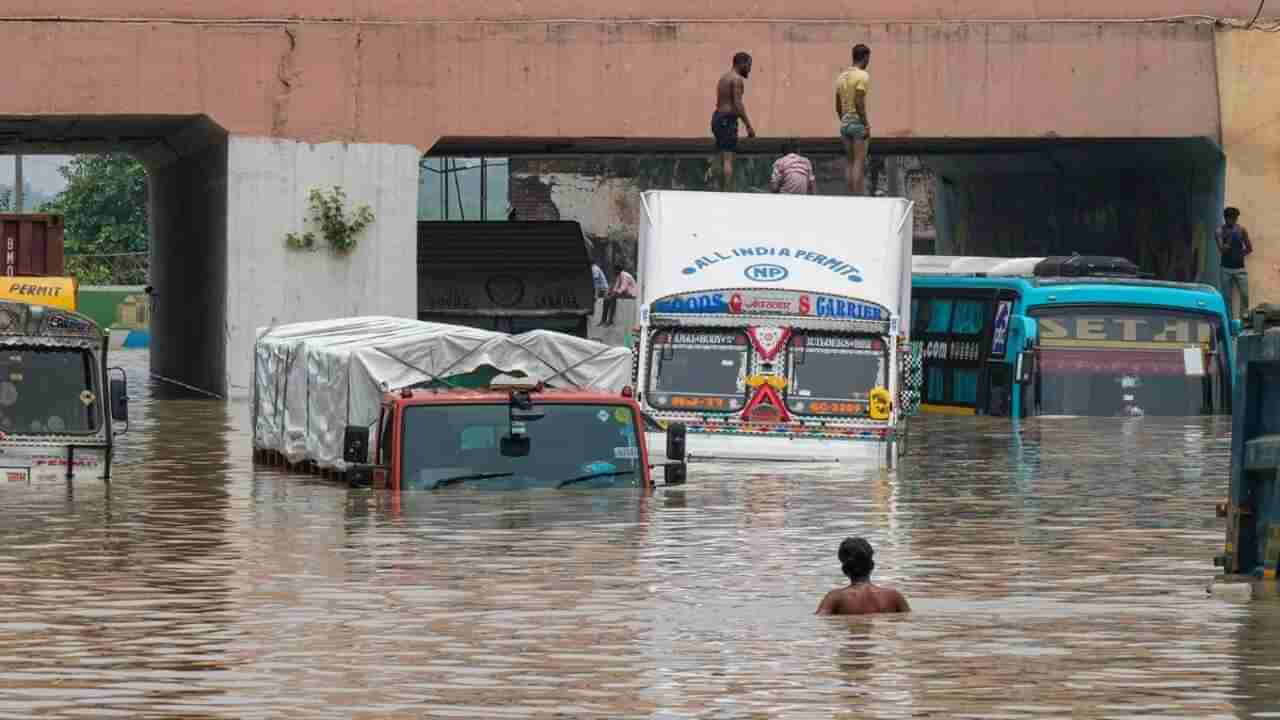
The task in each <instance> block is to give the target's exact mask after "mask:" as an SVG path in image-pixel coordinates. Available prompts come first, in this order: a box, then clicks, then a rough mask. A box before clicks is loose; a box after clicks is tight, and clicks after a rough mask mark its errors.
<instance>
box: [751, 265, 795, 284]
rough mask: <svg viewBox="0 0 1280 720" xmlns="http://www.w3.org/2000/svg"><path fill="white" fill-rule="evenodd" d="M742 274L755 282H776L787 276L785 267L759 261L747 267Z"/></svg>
mask: <svg viewBox="0 0 1280 720" xmlns="http://www.w3.org/2000/svg"><path fill="white" fill-rule="evenodd" d="M742 274H743V275H746V276H747V279H748V280H753V281H755V282H778V281H779V280H782V279H783V278H785V277H786V276H787V269H786V268H784V267H782V266H781V265H769V264H765V263H760V264H757V265H752V266H750V267H748V268H747V269H746V270H744V271H743V273H742Z"/></svg>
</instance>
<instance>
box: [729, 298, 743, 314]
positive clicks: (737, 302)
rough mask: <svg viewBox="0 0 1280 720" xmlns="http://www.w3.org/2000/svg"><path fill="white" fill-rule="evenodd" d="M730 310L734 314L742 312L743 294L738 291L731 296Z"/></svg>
mask: <svg viewBox="0 0 1280 720" xmlns="http://www.w3.org/2000/svg"><path fill="white" fill-rule="evenodd" d="M729 312H731V313H733V314H734V315H737V314H739V313H741V312H742V296H741V295H739V294H738V293H734V294H732V295H730V296H729Z"/></svg>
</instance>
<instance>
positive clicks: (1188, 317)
mask: <svg viewBox="0 0 1280 720" xmlns="http://www.w3.org/2000/svg"><path fill="white" fill-rule="evenodd" d="M1033 314H1034V315H1035V317H1036V320H1037V323H1038V325H1039V334H1040V352H1039V373H1038V374H1039V378H1038V382H1037V384H1036V400H1037V405H1038V408H1039V410H1038V413H1039V414H1040V415H1092V416H1141V415H1162V416H1190V415H1213V414H1220V413H1226V412H1229V411H1230V406H1229V403H1228V400H1227V381H1226V372H1225V367H1226V364H1225V363H1226V356H1225V352H1224V348H1223V346H1222V340H1221V332H1222V324H1221V322H1220V321H1219V320H1218V318H1216V317H1214V316H1212V315H1201V314H1196V313H1183V312H1175V311H1162V310H1152V309H1146V308H1127V307H1110V308H1109V307H1089V308H1064V309H1061V310H1059V309H1054V310H1050V311H1040V312H1033Z"/></svg>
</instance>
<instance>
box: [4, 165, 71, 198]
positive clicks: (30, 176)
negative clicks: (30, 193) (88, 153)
mask: <svg viewBox="0 0 1280 720" xmlns="http://www.w3.org/2000/svg"><path fill="white" fill-rule="evenodd" d="M70 160H71V156H69V155H24V156H22V174H23V176H24V177H25V178H26V181H27V184H29V185H30V186H31V189H33V190H35V191H37V192H42V193H47V194H49V195H57V194H58V193H59V192H62V188H64V187H66V184H67V183H66V182H65V181H63V179H62V176H61V175H59V174H58V168H60V167H62V166H63V165H65V164H66V163H67V162H69V161H70ZM0 185H8V186H11V187H12V186H13V156H12V155H0Z"/></svg>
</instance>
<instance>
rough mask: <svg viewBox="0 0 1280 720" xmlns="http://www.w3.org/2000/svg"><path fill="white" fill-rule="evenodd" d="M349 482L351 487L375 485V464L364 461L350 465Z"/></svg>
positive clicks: (348, 471)
mask: <svg viewBox="0 0 1280 720" xmlns="http://www.w3.org/2000/svg"><path fill="white" fill-rule="evenodd" d="M347 484H348V485H350V486H351V487H369V486H371V485H373V466H372V465H366V464H364V463H352V464H351V465H348V466H347Z"/></svg>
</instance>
